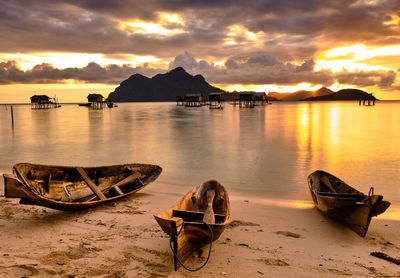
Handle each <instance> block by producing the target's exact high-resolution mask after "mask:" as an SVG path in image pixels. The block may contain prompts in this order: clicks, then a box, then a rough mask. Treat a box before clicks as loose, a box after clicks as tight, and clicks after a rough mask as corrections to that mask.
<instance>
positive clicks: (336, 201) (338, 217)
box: [308, 171, 390, 237]
mask: <svg viewBox="0 0 400 278" xmlns="http://www.w3.org/2000/svg"><path fill="white" fill-rule="evenodd" d="M321 177H327V178H328V179H329V180H330V181H331V183H332V184H333V186H334V189H336V190H337V192H335V193H327V192H323V191H322V190H321V188H320V187H319V186H320V183H321ZM308 186H309V189H310V193H311V197H312V199H313V201H314V203H315V205H316V207H317V208H318V209H319V210H320V211H321V212H323V213H325V214H326V215H328V216H329V217H330V218H332V219H334V220H335V221H337V222H339V223H341V224H343V225H345V226H347V227H348V228H350V229H351V230H353V231H354V232H356V233H357V234H358V235H360V236H362V237H365V235H366V234H367V231H368V228H369V225H370V222H371V219H372V217H373V216H377V215H378V214H381V213H383V212H384V211H385V210H386V209H387V208H388V207H389V206H390V202H388V201H385V200H383V196H381V195H375V194H370V195H365V194H363V193H361V192H360V191H358V190H356V189H354V188H352V187H350V186H349V185H347V184H346V183H344V182H343V181H341V180H340V179H338V178H336V177H335V176H332V175H330V174H329V173H326V172H324V171H315V172H314V173H312V174H310V175H309V177H308Z"/></svg>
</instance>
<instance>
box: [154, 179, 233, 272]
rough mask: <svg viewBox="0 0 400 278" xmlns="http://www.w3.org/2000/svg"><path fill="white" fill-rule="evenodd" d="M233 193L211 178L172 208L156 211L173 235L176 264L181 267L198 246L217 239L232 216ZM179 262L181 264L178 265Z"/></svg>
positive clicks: (157, 216) (163, 226)
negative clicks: (230, 199) (230, 194)
mask: <svg viewBox="0 0 400 278" xmlns="http://www.w3.org/2000/svg"><path fill="white" fill-rule="evenodd" d="M229 209H230V206H229V197H228V193H227V191H226V190H225V188H224V187H223V186H222V185H221V184H220V183H219V182H217V181H215V180H210V181H207V182H205V183H203V184H202V185H200V186H197V187H194V188H193V189H192V190H191V191H190V192H189V193H187V194H186V195H185V196H184V197H183V198H182V199H181V200H180V201H179V202H178V203H177V204H175V205H174V206H173V207H172V208H170V209H168V210H166V211H164V212H162V213H159V214H157V215H154V217H155V219H156V220H157V222H158V224H159V225H160V227H161V228H162V230H163V231H164V232H165V233H167V234H168V235H170V237H171V241H170V244H171V249H172V251H173V254H174V267H175V270H177V268H178V266H179V265H182V266H183V267H184V268H186V269H188V270H192V271H193V269H189V268H187V267H186V266H185V265H183V263H184V262H185V260H186V259H187V258H188V257H189V256H190V255H191V254H192V253H193V252H194V251H196V250H199V249H200V248H201V247H203V246H205V245H207V244H208V243H210V249H209V254H208V258H207V260H206V262H205V263H204V264H203V265H202V266H201V267H199V268H197V269H196V270H198V269H200V268H202V267H203V266H204V265H205V264H206V263H207V261H208V259H209V257H210V252H211V245H212V242H213V241H215V240H217V239H218V238H219V237H220V235H221V234H222V232H223V231H224V229H225V227H226V225H227V224H228V223H229V218H230V211H229ZM178 262H179V265H178Z"/></svg>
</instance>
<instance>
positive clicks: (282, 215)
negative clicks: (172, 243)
mask: <svg viewBox="0 0 400 278" xmlns="http://www.w3.org/2000/svg"><path fill="white" fill-rule="evenodd" d="M155 183H157V187H156V186H154V187H153V186H148V187H146V188H144V189H143V190H141V191H139V192H138V193H136V194H135V195H133V196H132V197H131V198H128V199H125V200H122V201H120V202H117V203H113V204H110V205H104V206H101V207H97V208H94V209H90V210H88V211H84V212H61V211H56V210H52V209H48V208H43V207H37V206H29V205H24V206H22V205H19V204H18V201H17V200H15V199H5V198H3V197H1V198H0V203H1V207H2V210H1V211H0V229H1V231H2V233H1V235H0V244H1V245H2V251H1V253H0V277H6V276H7V277H21V276H37V277H47V276H55V277H68V275H71V276H76V277H81V276H98V277H218V276H221V277H244V276H249V277H276V276H283V277H321V276H324V277H337V276H340V275H353V276H355V277H371V276H389V277H393V276H399V275H400V269H399V267H398V266H397V265H395V264H392V263H390V262H387V261H385V260H382V259H379V258H375V257H372V256H371V255H370V253H371V252H374V251H375V252H384V253H386V254H388V255H389V256H392V257H395V258H398V257H400V238H399V237H398V230H399V229H400V221H396V220H390V219H383V218H381V217H379V218H376V217H374V219H373V220H372V222H371V226H370V229H369V231H368V233H367V236H366V237H365V238H361V237H359V236H358V235H356V234H355V233H353V232H352V231H350V230H349V229H347V228H345V227H343V226H341V225H340V224H336V223H335V222H333V221H331V220H330V219H328V218H327V217H326V216H325V215H323V214H322V213H320V212H319V211H318V210H317V209H315V208H313V207H310V208H301V209H299V208H292V207H287V206H279V205H274V204H273V203H270V204H259V203H257V202H255V201H252V200H247V201H246V200H242V199H241V197H236V196H232V198H230V202H231V221H232V224H231V225H230V227H229V228H227V229H226V230H225V231H224V233H223V234H222V235H221V237H220V239H219V240H217V241H216V242H215V243H214V244H213V250H212V253H211V258H210V261H209V263H208V264H207V266H205V268H203V269H202V270H201V271H199V272H195V273H190V272H187V271H186V270H184V269H182V268H180V269H179V270H178V271H177V272H174V271H173V257H172V254H171V251H170V250H169V237H168V236H167V235H166V234H164V233H163V232H162V230H161V228H160V227H159V226H158V225H157V223H156V221H155V220H154V218H153V215H154V214H156V213H158V212H161V211H164V210H165V209H167V208H169V207H171V206H172V205H173V204H174V203H175V202H176V201H177V200H179V199H180V198H181V197H182V196H183V195H184V194H185V193H186V192H182V193H181V192H174V191H169V188H168V186H167V185H165V184H161V183H158V182H157V181H156V182H155ZM158 188H163V189H164V190H158ZM165 189H167V191H168V192H165V191H166V190H165ZM203 249H204V252H203V253H202V254H201V255H200V258H199V255H198V254H195V255H194V257H193V258H189V260H188V261H187V264H189V265H191V266H192V267H195V266H196V265H199V264H201V262H203V260H204V259H205V256H206V254H207V251H208V246H206V247H205V248H203ZM239 266H240V267H239Z"/></svg>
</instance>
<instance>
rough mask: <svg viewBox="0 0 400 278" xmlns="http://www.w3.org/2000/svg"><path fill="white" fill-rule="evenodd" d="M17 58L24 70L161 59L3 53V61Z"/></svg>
mask: <svg viewBox="0 0 400 278" xmlns="http://www.w3.org/2000/svg"><path fill="white" fill-rule="evenodd" d="M10 60H15V61H16V62H18V65H19V66H20V68H21V69H22V70H28V69H32V68H33V67H34V66H35V65H38V64H42V63H49V64H52V65H53V66H54V67H56V68H59V69H64V68H68V67H84V66H86V65H87V64H88V63H90V62H94V63H97V64H99V65H101V66H105V65H109V64H116V65H120V66H122V65H124V64H130V65H133V66H136V65H140V64H143V63H151V62H157V61H158V60H159V59H158V58H156V57H154V56H148V55H147V56H138V55H130V54H127V55H124V56H123V57H122V58H121V59H111V58H107V57H104V55H102V54H88V53H31V54H22V53H1V54H0V62H1V61H4V62H6V61H10Z"/></svg>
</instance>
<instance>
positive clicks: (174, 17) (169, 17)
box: [158, 12, 185, 24]
mask: <svg viewBox="0 0 400 278" xmlns="http://www.w3.org/2000/svg"><path fill="white" fill-rule="evenodd" d="M158 15H159V17H160V18H161V20H162V21H167V22H170V23H179V24H185V21H184V20H183V18H182V17H181V16H180V15H179V14H168V13H163V12H160V13H158Z"/></svg>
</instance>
